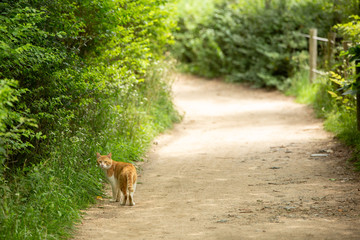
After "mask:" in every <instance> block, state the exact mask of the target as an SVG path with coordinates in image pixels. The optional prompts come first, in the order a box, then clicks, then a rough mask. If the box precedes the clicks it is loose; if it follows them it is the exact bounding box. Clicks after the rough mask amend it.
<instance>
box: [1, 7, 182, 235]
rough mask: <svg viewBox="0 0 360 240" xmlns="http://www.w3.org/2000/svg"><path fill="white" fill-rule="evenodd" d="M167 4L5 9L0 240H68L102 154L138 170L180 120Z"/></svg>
mask: <svg viewBox="0 0 360 240" xmlns="http://www.w3.org/2000/svg"><path fill="white" fill-rule="evenodd" d="M170 10H171V5H170V4H168V3H167V1H165V0H150V1H149V0H146V1H145V0H135V1H131V2H129V1H123V0H116V1H112V0H105V1H103V0H102V1H100V0H99V1H92V0H81V1H80V0H78V1H70V0H58V1H45V0H35V1H27V0H17V1H13V0H5V1H2V2H1V3H0V33H1V34H0V160H1V161H0V198H1V202H2V203H1V205H0V226H1V227H0V238H1V239H59V238H63V237H69V234H71V231H70V230H71V229H72V227H73V222H74V221H75V220H78V219H79V218H80V213H79V209H80V208H83V207H85V206H87V205H88V204H89V203H91V202H93V200H94V197H95V196H96V195H100V194H101V187H102V173H101V171H100V170H99V169H98V167H96V165H95V153H96V152H103V153H108V152H110V151H111V152H113V156H114V157H115V159H116V160H122V161H136V160H141V157H142V156H143V154H144V152H145V151H146V149H147V147H148V146H149V143H150V141H151V139H152V138H153V137H154V136H155V135H156V134H157V133H159V132H160V131H163V130H164V129H166V128H168V127H169V126H171V124H172V123H173V122H174V121H177V120H178V115H177V114H176V111H175V110H174V107H173V105H172V102H171V94H170V90H169V87H168V85H169V81H168V79H169V73H168V72H167V70H166V69H167V68H168V66H167V64H166V61H165V60H164V57H163V55H164V52H165V51H166V47H167V46H168V45H169V44H171V43H172V41H173V39H172V36H171V31H170V30H171V29H173V28H174V26H175V23H174V21H173V18H171V17H170V15H171V12H170Z"/></svg>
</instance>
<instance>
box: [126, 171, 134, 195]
mask: <svg viewBox="0 0 360 240" xmlns="http://www.w3.org/2000/svg"><path fill="white" fill-rule="evenodd" d="M133 181H134V179H133V175H132V174H128V175H127V189H128V190H129V192H134V186H133Z"/></svg>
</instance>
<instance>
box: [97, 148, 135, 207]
mask: <svg viewBox="0 0 360 240" xmlns="http://www.w3.org/2000/svg"><path fill="white" fill-rule="evenodd" d="M96 157H97V163H98V164H99V167H100V168H102V169H103V170H104V172H105V174H106V177H107V179H108V180H109V182H110V184H111V188H112V193H113V199H112V200H110V201H116V202H119V201H120V200H121V205H125V204H126V200H127V198H129V205H130V206H134V205H135V202H134V193H135V190H136V179H137V174H136V168H135V167H134V165H132V164H131V163H125V162H116V161H114V160H112V159H111V153H109V154H108V155H100V153H96ZM120 195H121V196H120Z"/></svg>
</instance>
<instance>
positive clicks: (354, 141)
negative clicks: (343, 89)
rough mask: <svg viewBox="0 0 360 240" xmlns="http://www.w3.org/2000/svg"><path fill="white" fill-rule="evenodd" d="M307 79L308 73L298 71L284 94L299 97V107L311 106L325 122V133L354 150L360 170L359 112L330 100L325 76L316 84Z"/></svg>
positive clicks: (354, 158)
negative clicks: (300, 105) (327, 132)
mask: <svg viewBox="0 0 360 240" xmlns="http://www.w3.org/2000/svg"><path fill="white" fill-rule="evenodd" d="M308 79H309V71H307V70H301V71H299V72H298V73H296V74H295V76H294V77H293V78H292V79H291V80H290V82H291V85H290V87H289V88H288V89H287V90H286V91H285V93H286V94H287V95H292V96H296V101H297V102H299V103H303V104H309V105H311V106H312V107H313V108H314V110H315V113H316V115H317V116H318V117H321V118H324V128H325V130H327V131H330V132H332V133H334V134H335V136H336V137H337V138H338V139H339V140H340V141H342V142H343V143H345V144H346V145H348V146H350V147H352V148H353V149H354V155H353V158H352V159H351V160H352V161H353V162H354V164H355V166H356V169H357V170H360V131H358V130H357V119H356V112H355V111H354V109H349V108H346V107H345V106H344V105H343V104H342V103H341V102H339V101H337V100H335V99H334V98H332V97H331V96H330V94H329V93H328V92H327V91H328V90H332V89H331V84H330V83H329V80H327V77H326V76H323V77H321V76H320V77H319V78H318V79H316V81H315V82H314V83H310V82H309V80H308ZM332 91H334V90H332Z"/></svg>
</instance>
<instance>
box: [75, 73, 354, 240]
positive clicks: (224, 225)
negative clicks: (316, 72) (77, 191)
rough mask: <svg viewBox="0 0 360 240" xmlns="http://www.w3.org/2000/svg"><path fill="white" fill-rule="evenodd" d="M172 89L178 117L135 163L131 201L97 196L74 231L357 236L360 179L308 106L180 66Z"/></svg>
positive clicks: (103, 235)
mask: <svg viewBox="0 0 360 240" xmlns="http://www.w3.org/2000/svg"><path fill="white" fill-rule="evenodd" d="M173 90H174V98H175V103H176V105H177V106H178V108H179V109H180V111H182V112H184V113H185V115H184V120H183V122H182V123H181V124H177V125H176V126H175V127H174V129H173V130H171V131H169V132H168V133H166V134H163V135H161V136H160V137H158V138H157V139H156V141H155V142H154V147H153V149H152V150H151V151H150V152H149V156H148V160H147V161H146V162H145V163H143V164H142V165H141V166H140V167H141V169H142V171H141V176H140V179H139V184H138V187H137V191H136V193H135V202H136V206H135V207H128V206H126V207H122V206H120V205H119V204H118V203H110V202H109V200H108V199H105V200H102V201H101V200H99V202H98V204H97V205H95V206H94V207H92V208H90V209H88V210H86V212H85V215H84V219H83V222H82V223H81V224H80V225H79V226H78V231H77V235H76V237H75V239H78V240H85V239H86V240H88V239H102V240H107V239H109V240H110V239H126V240H131V239H134V240H135V239H136V240H139V239H146V240H159V239H170V240H172V239H186V240H193V239H194V240H195V239H206V240H215V239H216V240H228V239H267V240H269V239H270V240H271V239H276V240H279V239H316V240H318V239H360V228H359V226H360V218H359V215H360V207H359V206H360V184H359V178H358V176H357V175H356V174H354V173H352V171H351V169H350V165H347V164H346V163H345V160H346V158H347V157H348V154H349V153H348V151H347V150H346V149H344V148H343V147H341V145H339V144H338V143H337V142H336V141H335V140H334V139H333V136H332V135H331V134H329V133H327V132H325V131H324V130H323V129H322V122H321V121H320V120H319V119H316V118H315V117H314V115H313V113H312V111H311V110H310V109H309V108H308V107H306V106H304V105H300V104H296V103H294V101H293V99H292V98H289V97H285V96H283V95H282V94H280V93H278V92H275V91H270V92H269V91H265V90H261V89H251V88H247V87H244V86H241V85H233V84H227V83H223V82H221V81H218V80H204V79H199V78H196V77H192V76H186V75H178V79H177V80H176V81H175V83H174V86H173ZM312 154H322V155H324V154H327V155H328V156H327V157H311V155H312Z"/></svg>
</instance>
